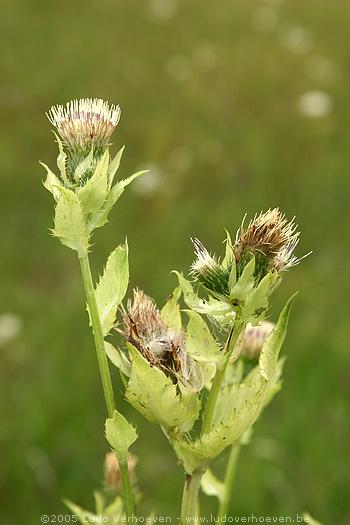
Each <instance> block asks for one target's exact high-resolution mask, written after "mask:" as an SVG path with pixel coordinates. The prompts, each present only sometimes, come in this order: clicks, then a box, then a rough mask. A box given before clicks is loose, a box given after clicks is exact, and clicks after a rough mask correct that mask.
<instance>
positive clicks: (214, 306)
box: [172, 270, 232, 317]
mask: <svg viewBox="0 0 350 525" xmlns="http://www.w3.org/2000/svg"><path fill="white" fill-rule="evenodd" d="M172 273H174V274H175V275H176V276H177V278H178V281H179V286H180V287H181V290H182V293H183V296H184V301H185V303H186V305H187V306H188V307H189V308H191V310H194V311H195V312H198V313H201V314H205V315H211V316H213V317H215V316H221V315H226V314H229V313H231V311H232V309H231V306H230V305H229V304H228V303H227V304H226V303H224V302H223V301H218V300H216V299H213V298H210V300H209V301H204V300H203V299H200V298H199V297H198V295H197V294H196V293H195V292H194V290H193V288H192V285H191V283H190V282H189V281H188V280H187V279H185V277H184V276H183V275H182V273H180V272H177V271H176V270H173V272H172Z"/></svg>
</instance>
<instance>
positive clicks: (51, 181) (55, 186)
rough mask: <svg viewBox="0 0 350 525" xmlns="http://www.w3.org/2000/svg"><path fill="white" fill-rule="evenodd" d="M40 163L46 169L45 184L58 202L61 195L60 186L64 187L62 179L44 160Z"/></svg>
mask: <svg viewBox="0 0 350 525" xmlns="http://www.w3.org/2000/svg"><path fill="white" fill-rule="evenodd" d="M39 164H41V165H42V166H43V167H44V168H45V169H46V179H45V181H44V182H43V184H44V186H45V188H46V189H47V190H48V191H49V192H50V193H51V194H52V196H53V198H54V199H55V201H56V202H57V201H58V199H59V198H60V196H61V192H60V190H59V188H61V187H63V185H62V184H61V181H60V179H59V178H58V177H57V176H56V175H55V174H54V172H53V171H51V170H50V168H49V167H48V166H47V165H46V164H44V163H43V162H40V163H39Z"/></svg>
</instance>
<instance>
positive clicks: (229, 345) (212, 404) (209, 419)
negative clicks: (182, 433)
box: [201, 324, 243, 435]
mask: <svg viewBox="0 0 350 525" xmlns="http://www.w3.org/2000/svg"><path fill="white" fill-rule="evenodd" d="M242 329H243V325H242V324H238V325H237V326H233V328H232V330H231V332H230V335H229V336H228V339H227V341H226V344H225V349H224V353H225V354H226V355H227V357H226V361H225V363H224V365H223V366H222V367H221V368H217V370H216V374H215V376H214V379H213V383H212V385H211V389H210V392H209V396H208V400H207V404H206V407H205V412H204V417H203V424H202V430H201V435H203V434H205V433H207V432H210V430H211V427H212V424H213V419H214V415H215V408H216V403H217V401H218V397H219V394H220V390H221V383H222V380H223V378H224V375H225V372H226V369H227V366H228V364H229V361H230V357H231V354H232V351H233V349H234V347H235V344H236V343H237V339H238V337H239V335H240V333H241V331H242Z"/></svg>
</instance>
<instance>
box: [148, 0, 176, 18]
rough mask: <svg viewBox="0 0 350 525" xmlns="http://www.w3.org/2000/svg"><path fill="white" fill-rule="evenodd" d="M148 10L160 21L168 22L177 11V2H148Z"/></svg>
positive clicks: (152, 0) (165, 0) (174, 0)
mask: <svg viewBox="0 0 350 525" xmlns="http://www.w3.org/2000/svg"><path fill="white" fill-rule="evenodd" d="M150 10H151V13H152V14H153V15H154V16H156V17H157V18H159V19H160V20H164V21H166V20H169V19H170V18H172V17H173V16H174V15H175V13H176V11H177V0H150Z"/></svg>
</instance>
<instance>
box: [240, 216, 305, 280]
mask: <svg viewBox="0 0 350 525" xmlns="http://www.w3.org/2000/svg"><path fill="white" fill-rule="evenodd" d="M297 227H298V226H297V224H295V222H294V218H293V219H292V220H291V221H288V220H287V219H286V217H285V215H284V214H283V213H282V212H281V211H280V210H279V209H278V208H274V209H273V210H271V209H269V210H268V211H266V212H261V213H260V214H259V215H255V217H254V219H253V220H251V221H250V223H249V224H248V226H247V228H244V227H243V225H242V226H241V228H240V229H239V230H238V232H237V236H236V242H235V245H234V253H235V257H236V263H237V269H238V273H241V271H242V270H243V268H244V266H245V265H246V263H247V261H248V260H249V259H250V257H251V256H252V255H254V256H255V260H256V276H257V278H262V277H263V276H264V275H265V274H266V273H267V271H269V270H274V269H275V270H277V271H283V270H287V269H288V268H290V267H291V266H294V265H296V264H298V262H299V261H300V259H298V258H297V257H295V256H294V255H293V251H294V249H295V248H296V246H297V245H298V242H299V235H300V232H298V231H296V230H297Z"/></svg>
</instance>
